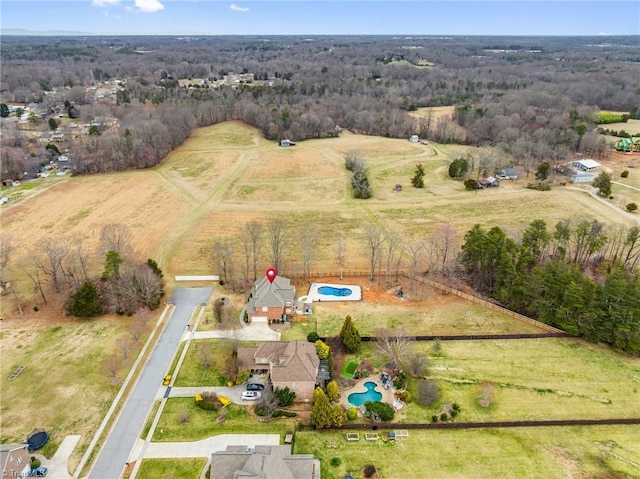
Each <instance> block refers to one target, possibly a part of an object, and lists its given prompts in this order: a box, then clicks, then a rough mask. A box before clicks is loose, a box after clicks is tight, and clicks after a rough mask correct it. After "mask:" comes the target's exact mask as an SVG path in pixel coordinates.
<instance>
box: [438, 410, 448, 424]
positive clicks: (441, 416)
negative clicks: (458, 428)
mask: <svg viewBox="0 0 640 479" xmlns="http://www.w3.org/2000/svg"><path fill="white" fill-rule="evenodd" d="M440 420H441V421H443V422H444V421H448V420H449V415H448V414H447V413H446V412H443V413H442V414H440Z"/></svg>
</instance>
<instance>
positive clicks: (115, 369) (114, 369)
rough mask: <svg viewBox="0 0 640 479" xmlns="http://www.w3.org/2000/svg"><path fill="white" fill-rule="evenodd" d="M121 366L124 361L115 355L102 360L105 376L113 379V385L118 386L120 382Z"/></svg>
mask: <svg viewBox="0 0 640 479" xmlns="http://www.w3.org/2000/svg"><path fill="white" fill-rule="evenodd" d="M121 366H122V361H121V360H120V357H119V356H118V355H117V354H115V353H114V354H112V355H111V356H109V357H107V358H106V359H103V360H102V370H103V372H104V374H105V375H106V376H107V377H108V378H110V379H111V383H112V384H118V383H119V382H120V380H119V378H118V373H119V372H120V368H121Z"/></svg>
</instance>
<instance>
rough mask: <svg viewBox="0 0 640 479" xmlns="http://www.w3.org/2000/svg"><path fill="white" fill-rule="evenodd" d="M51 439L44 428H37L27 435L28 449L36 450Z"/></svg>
mask: <svg viewBox="0 0 640 479" xmlns="http://www.w3.org/2000/svg"><path fill="white" fill-rule="evenodd" d="M48 440H49V433H48V432H47V431H45V430H44V429H36V430H34V431H33V432H32V433H31V434H29V436H28V437H27V444H29V446H28V447H27V449H29V451H35V450H37V449H40V448H41V447H42V446H44V445H45V444H46V443H47V441H48Z"/></svg>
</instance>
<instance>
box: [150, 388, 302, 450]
mask: <svg viewBox="0 0 640 479" xmlns="http://www.w3.org/2000/svg"><path fill="white" fill-rule="evenodd" d="M184 411H186V412H187V413H188V415H189V421H188V422H186V423H183V422H181V416H182V413H183V412H184ZM217 416H218V413H216V412H212V411H203V410H202V409H199V408H197V407H196V405H195V402H194V400H193V399H192V398H172V399H169V400H167V403H166V405H165V408H164V411H163V412H162V416H161V417H160V422H159V423H158V426H157V427H156V430H155V433H154V435H153V441H198V440H200V439H204V438H207V437H210V436H215V435H217V434H247V433H251V434H280V435H284V434H285V433H286V432H287V431H290V430H293V429H295V425H296V422H297V419H296V418H278V419H274V420H272V421H270V422H258V421H257V420H256V419H255V418H254V417H252V416H251V415H250V414H249V413H248V412H247V410H246V408H245V406H239V405H229V406H227V407H226V417H227V419H226V420H225V422H223V423H218V422H216V418H217ZM283 437H284V436H283Z"/></svg>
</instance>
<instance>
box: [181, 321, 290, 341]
mask: <svg viewBox="0 0 640 479" xmlns="http://www.w3.org/2000/svg"><path fill="white" fill-rule="evenodd" d="M214 338H228V339H230V338H233V339H238V340H241V341H280V333H279V332H278V331H274V330H273V329H271V328H270V327H269V325H268V324H267V323H251V324H250V325H249V326H247V327H246V328H242V329H229V330H216V331H192V332H189V331H185V333H184V335H183V336H182V341H187V340H188V339H214Z"/></svg>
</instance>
